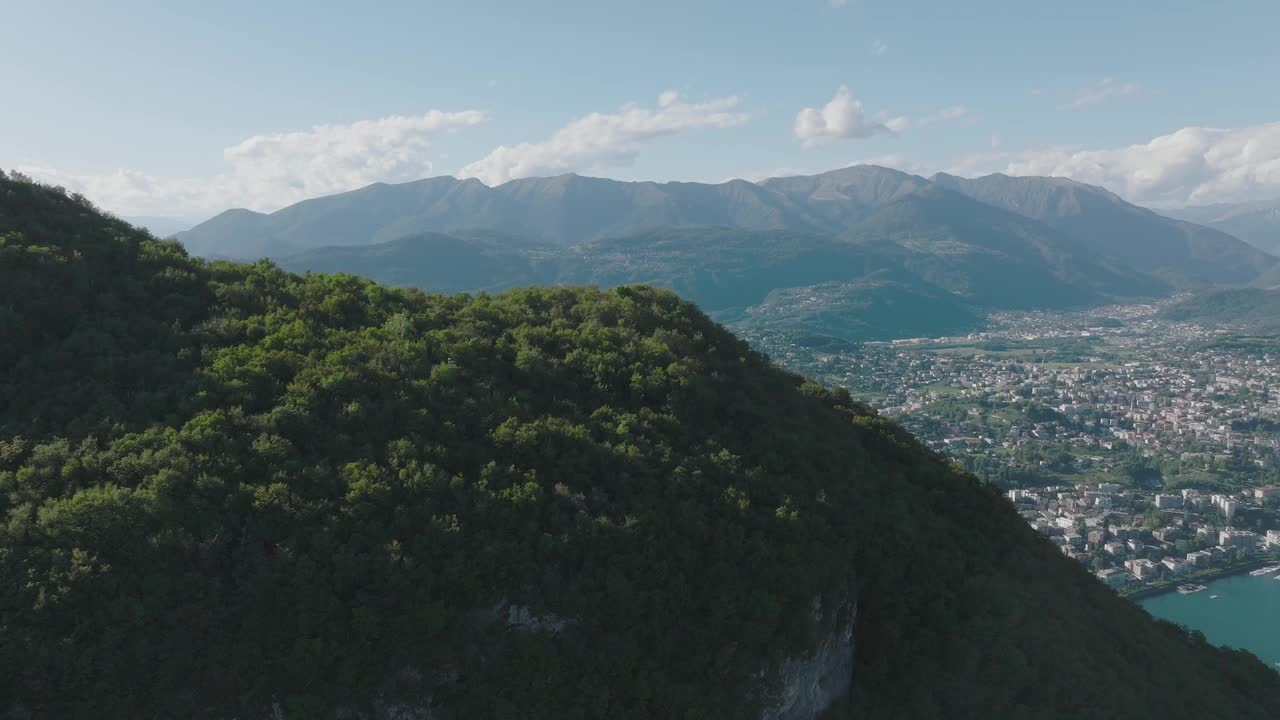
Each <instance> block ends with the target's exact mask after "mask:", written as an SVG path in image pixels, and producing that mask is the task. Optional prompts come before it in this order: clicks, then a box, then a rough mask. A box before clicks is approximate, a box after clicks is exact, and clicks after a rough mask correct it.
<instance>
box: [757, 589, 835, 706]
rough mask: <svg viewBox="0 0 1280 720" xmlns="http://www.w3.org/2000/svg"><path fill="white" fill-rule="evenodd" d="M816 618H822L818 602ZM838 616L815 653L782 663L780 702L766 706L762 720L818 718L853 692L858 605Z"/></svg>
mask: <svg viewBox="0 0 1280 720" xmlns="http://www.w3.org/2000/svg"><path fill="white" fill-rule="evenodd" d="M814 613H815V619H819V620H820V619H821V616H822V610H821V607H820V605H817V604H815V607H814ZM841 614H844V613H840V614H838V617H837V620H838V621H837V622H836V625H835V628H834V629H833V630H832V631H831V632H829V633H828V634H827V635H826V636H825V637H823V638H822V640H821V641H820V642H819V643H818V645H817V647H815V648H814V650H813V654H811V655H808V656H802V657H791V658H787V659H786V661H784V662H783V664H782V671H781V672H782V678H781V691H780V694H779V697H778V699H777V702H776V703H774V704H773V705H770V706H769V707H767V708H765V709H764V711H763V712H762V713H761V714H760V720H814V718H817V717H818V716H819V715H821V714H822V712H823V711H825V710H826V709H827V708H829V707H831V706H832V705H833V704H834V703H835V702H836V701H837V700H839V699H840V698H842V697H844V696H845V694H847V693H848V692H849V686H850V685H851V684H852V681H853V649H854V639H853V626H854V620H855V619H856V618H857V606H856V605H854V606H852V607H850V608H848V612H847V616H848V617H839V615H841Z"/></svg>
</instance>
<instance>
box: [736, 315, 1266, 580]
mask: <svg viewBox="0 0 1280 720" xmlns="http://www.w3.org/2000/svg"><path fill="white" fill-rule="evenodd" d="M1173 302H1176V300H1168V301H1161V302H1152V303H1143V304H1132V305H1114V306H1108V307H1101V308H1093V309H1089V310H1084V311H1073V312H1021V313H999V314H995V315H992V316H990V317H989V318H988V322H987V326H986V328H985V329H984V331H982V332H977V333H972V334H969V335H965V336H961V337H944V338H916V339H907V340H893V341H885V342H867V343H862V344H857V345H852V344H850V345H844V346H841V345H840V344H838V343H831V342H813V341H812V339H805V338H799V339H797V337H796V336H794V335H786V334H781V333H776V334H770V333H757V334H754V335H751V334H748V338H749V339H750V340H751V341H752V342H753V343H754V344H755V345H756V346H757V347H758V348H759V349H761V350H763V351H764V352H766V353H767V354H768V355H769V356H770V357H772V358H773V359H774V360H775V361H777V362H779V363H781V364H783V365H785V366H787V367H790V368H792V369H795V370H798V371H800V372H802V373H804V374H806V375H809V376H811V377H815V378H818V379H820V380H821V381H822V382H824V383H826V384H829V385H833V386H841V387H845V388H846V389H848V391H849V392H850V394H851V395H852V396H853V397H855V398H856V399H859V400H861V401H863V402H865V403H867V404H868V405H870V406H872V407H874V408H876V409H877V410H878V411H879V412H880V413H882V414H885V415H888V416H891V417H894V418H895V419H897V420H898V421H899V422H900V423H902V424H903V425H904V426H905V427H907V428H909V429H910V430H911V431H912V432H914V433H915V434H916V435H917V437H919V438H920V439H921V440H922V441H923V442H925V443H926V444H927V445H928V446H930V447H931V448H933V449H935V450H937V451H939V452H942V453H945V454H946V455H947V456H949V457H950V458H951V459H953V460H954V461H955V462H957V463H959V464H961V465H963V466H964V467H966V468H967V469H969V470H970V471H972V472H973V473H975V474H976V475H978V476H979V477H980V478H982V479H984V480H986V481H988V482H991V483H993V484H996V485H998V486H999V487H1001V488H1002V489H1004V490H1005V491H1006V492H1007V494H1008V497H1009V499H1010V500H1011V501H1012V502H1013V503H1014V504H1015V506H1016V507H1017V509H1018V511H1019V513H1020V514H1021V515H1022V517H1023V518H1024V519H1025V520H1026V521H1027V522H1028V523H1029V524H1030V525H1031V526H1032V527H1034V528H1035V529H1036V530H1038V531H1039V532H1041V533H1042V534H1044V535H1046V536H1048V537H1049V538H1050V539H1051V540H1052V541H1053V542H1054V543H1056V544H1057V545H1058V546H1059V547H1060V548H1061V550H1062V552H1063V553H1064V554H1065V555H1067V556H1069V557H1072V558H1075V559H1077V560H1079V561H1080V562H1081V563H1083V564H1085V565H1086V566H1088V567H1089V568H1090V569H1091V570H1093V571H1094V572H1095V573H1096V574H1097V576H1098V577H1099V578H1100V579H1101V580H1102V581H1103V582H1104V583H1106V584H1107V585H1109V586H1111V587H1112V588H1114V589H1116V590H1117V591H1119V592H1121V593H1124V594H1146V593H1151V592H1157V591H1160V590H1164V589H1173V588H1179V589H1180V590H1181V591H1182V592H1195V591H1197V590H1199V589H1203V587H1204V586H1203V585H1199V584H1198V583H1197V582H1196V581H1197V580H1200V579H1205V578H1209V577H1214V576H1218V575H1223V574H1228V573H1231V572H1240V571H1245V570H1252V569H1256V568H1259V567H1264V568H1265V566H1267V565H1268V564H1276V563H1280V559H1278V558H1280V469H1278V468H1280V343H1276V342H1274V341H1273V340H1270V339H1266V338H1257V337H1251V336H1249V334H1248V333H1247V328H1238V327H1230V326H1223V327H1204V326H1200V325H1197V324H1194V323H1185V322H1175V321H1172V320H1169V319H1167V318H1166V317H1165V314H1164V313H1163V311H1164V310H1165V308H1167V307H1168V306H1169V305H1170V304H1171V303H1173ZM833 345H835V347H833ZM1272 561H1274V562H1272Z"/></svg>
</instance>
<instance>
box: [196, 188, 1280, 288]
mask: <svg viewBox="0 0 1280 720" xmlns="http://www.w3.org/2000/svg"><path fill="white" fill-rule="evenodd" d="M943 189H945V190H946V191H948V192H949V193H953V194H955V195H964V196H967V197H969V198H970V199H972V200H975V201H977V203H980V204H981V205H985V206H989V207H995V208H1000V209H1002V210H1005V211H1008V212H1011V213H1014V214H1017V215H1020V216H1022V217H1024V218H1028V219H1030V220H1033V221H1035V222H1036V223H1040V224H1041V226H1042V227H1040V228H1038V229H1035V230H1034V231H1031V230H1028V231H1025V232H1024V233H1023V234H1031V235H1041V236H1047V235H1051V234H1053V233H1051V232H1050V231H1056V233H1057V234H1058V235H1059V236H1060V237H1065V238H1067V239H1068V240H1069V241H1070V243H1072V244H1074V248H1064V251H1067V252H1074V253H1076V254H1078V255H1081V256H1082V257H1083V255H1082V254H1081V251H1084V252H1087V253H1091V254H1093V255H1094V257H1093V258H1091V259H1092V260H1093V261H1101V262H1108V263H1112V264H1118V265H1123V266H1127V267H1130V268H1132V269H1134V270H1136V271H1139V272H1142V273H1146V274H1150V275H1155V276H1157V277H1159V278H1161V279H1162V280H1164V281H1165V282H1168V283H1171V284H1173V285H1176V286H1189V287H1203V286H1207V285H1213V284H1241V285H1243V284H1247V283H1249V282H1251V281H1252V280H1253V279H1254V278H1256V277H1258V276H1259V275H1261V274H1263V273H1264V272H1265V271H1266V270H1268V269H1269V268H1270V267H1271V266H1273V265H1275V264H1276V263H1277V260H1276V259H1275V258H1273V257H1271V256H1268V255H1266V254H1265V253H1262V252H1260V251H1258V250H1257V249H1255V248H1252V247H1250V246H1249V245H1247V244H1246V243H1244V242H1242V241H1240V240H1237V239H1236V238H1234V237H1231V236H1230V235H1228V234H1226V233H1223V232H1221V231H1217V230H1212V229H1210V228H1204V227H1201V226H1197V225H1193V224H1190V223H1186V222H1183V221H1178V220H1174V219H1171V218H1167V217H1164V216H1162V215H1158V214H1156V213H1154V212H1152V211H1150V210H1147V209H1145V208H1140V207H1137V206H1135V205H1131V204H1129V203H1127V202H1125V201H1124V200H1122V199H1120V198H1119V197H1117V196H1116V195H1114V194H1112V193H1110V192H1108V191H1106V190H1104V189H1102V188H1098V187H1094V186H1090V185H1085V184H1083V183H1077V182H1074V181H1071V180H1066V179H1064V178H1028V177H1008V176H1004V175H989V176H987V177H984V178H978V179H974V180H967V179H965V178H958V177H954V176H951V175H945V174H939V175H935V176H934V177H933V178H932V179H926V178H923V177H920V176H917V175H910V174H907V173H903V172H899V171H897V170H892V169H889V168H884V167H878V166H874V165H857V166H852V167H847V168H842V169H839V170H833V171H831V172H826V173H822V174H819V175H812V176H797V177H780V178H771V179H768V180H765V181H762V182H760V183H750V182H747V181H745V180H731V181H729V182H725V183H720V184H706V183H686V182H668V183H656V182H622V181H617V180H609V179H605V178H591V177H583V176H580V175H572V174H570V175H560V176H557V177H548V178H527V179H521V180H513V181H511V182H508V183H504V184H502V185H499V186H497V187H492V188H491V187H488V186H486V185H484V184H483V183H481V182H480V181H478V180H475V179H467V180H459V179H456V178H452V177H436V178H428V179H425V180H418V181H415V182H409V183H402V184H398V185H387V184H381V183H379V184H375V185H370V186H368V187H365V188H361V189H359V190H353V191H351V192H347V193H341V194H338V195H332V196H328V197H323V198H315V199H312V200H306V201H303V202H300V203H298V204H296V205H291V206H289V207H286V208H284V209H282V210H278V211H276V212H274V213H271V214H262V213H255V212H251V211H248V210H228V211H226V212H224V213H222V214H220V215H218V216H216V217H214V218H212V219H210V220H208V221H206V222H204V223H201V224H200V225H198V226H196V227H194V228H192V229H191V230H188V231H186V232H183V233H180V234H179V235H178V238H179V239H180V240H181V241H182V242H183V244H184V245H186V246H187V248H188V250H190V251H191V252H193V253H196V254H199V255H205V256H214V257H236V258H257V257H262V256H266V257H284V256H288V255H294V254H297V253H300V252H304V251H307V250H312V249H315V248H319V247H327V246H339V245H352V246H359V245H371V244H377V243H382V242H388V241H391V240H395V239H397V238H400V237H404V236H407V235H412V234H416V233H421V232H440V233H451V232H456V231H462V230H467V231H470V230H489V231H495V232H498V233H503V234H506V235H510V236H513V237H521V238H526V239H528V240H531V241H537V242H542V243H548V244H569V245H573V244H581V243H586V242H591V241H594V240H601V239H604V238H609V237H619V236H625V235H630V234H634V233H637V232H641V231H645V230H652V229H654V228H658V227H664V226H673V225H676V226H689V225H702V226H720V227H728V228H735V229H739V230H788V231H798V232H809V233H823V234H832V235H838V236H845V235H854V236H857V237H859V238H864V239H865V238H866V237H868V235H869V234H870V233H871V232H873V231H884V230H887V228H885V226H884V222H883V218H884V217H885V216H884V215H881V216H880V221H879V222H878V223H876V224H873V225H872V226H864V225H863V224H864V223H865V222H867V221H868V219H869V218H871V217H872V216H873V215H876V214H877V213H878V212H879V211H881V210H883V209H885V208H888V207H891V206H897V205H899V204H900V203H903V202H908V201H912V200H911V199H912V198H914V199H915V200H914V201H913V202H918V203H922V204H934V205H937V206H943V205H945V206H947V207H948V208H949V211H950V212H958V213H961V216H956V217H951V218H947V222H950V223H952V224H956V223H959V224H965V225H967V226H968V227H969V228H970V230H971V231H972V232H976V233H979V234H980V233H982V232H983V231H984V230H983V228H982V227H981V226H980V223H977V222H974V221H973V219H972V218H970V217H968V216H969V215H981V214H983V213H984V212H986V211H984V210H982V209H981V208H979V207H978V205H977V204H969V205H966V204H963V203H958V202H957V201H956V200H955V199H954V198H952V197H949V195H948V192H941V190H943ZM925 214H930V213H928V212H926V213H925ZM908 215H910V213H908ZM932 215H933V216H934V217H935V218H936V217H938V213H936V212H933V213H932ZM904 222H905V223H906V224H903V225H899V226H896V227H894V228H892V230H893V231H894V232H895V233H897V234H898V235H903V234H911V233H914V232H917V231H918V230H919V229H918V228H915V227H913V226H912V225H911V224H910V218H904ZM999 222H1001V223H1003V224H1006V225H1007V224H1008V221H1007V220H1004V219H1000V220H999ZM1027 227H1028V228H1030V227H1031V226H1027Z"/></svg>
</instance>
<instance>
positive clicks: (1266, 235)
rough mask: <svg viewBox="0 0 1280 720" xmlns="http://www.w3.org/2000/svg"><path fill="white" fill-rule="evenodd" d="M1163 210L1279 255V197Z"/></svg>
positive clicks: (1167, 213)
mask: <svg viewBox="0 0 1280 720" xmlns="http://www.w3.org/2000/svg"><path fill="white" fill-rule="evenodd" d="M1163 212H1164V213H1165V214H1166V215H1169V216H1171V217H1175V218H1180V219H1182V220H1187V221H1190V222H1195V223H1200V224H1201V225H1207V226H1208V227H1211V228H1216V229H1218V230H1221V231H1223V232H1226V233H1230V234H1232V235H1234V236H1236V237H1238V238H1240V239H1241V240H1244V241H1245V242H1247V243H1249V244H1251V245H1253V246H1254V247H1257V248H1259V249H1261V250H1265V251H1267V252H1269V253H1272V254H1280V200H1271V201H1266V202H1255V203H1239V204H1229V203H1228V204H1217V205H1201V206H1198V207H1188V208H1181V209H1177V210H1165V211H1163Z"/></svg>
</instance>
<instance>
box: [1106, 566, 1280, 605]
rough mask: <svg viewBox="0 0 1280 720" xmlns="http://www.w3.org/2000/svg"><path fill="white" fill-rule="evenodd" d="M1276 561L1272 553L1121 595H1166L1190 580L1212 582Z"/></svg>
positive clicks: (1134, 598)
mask: <svg viewBox="0 0 1280 720" xmlns="http://www.w3.org/2000/svg"><path fill="white" fill-rule="evenodd" d="M1276 562H1280V559H1278V558H1277V556H1275V555H1272V556H1270V557H1264V558H1257V559H1254V560H1249V561H1246V562H1242V563H1238V564H1236V565H1232V566H1230V567H1225V568H1219V569H1218V570H1215V571H1213V572H1211V573H1209V574H1207V575H1197V576H1195V577H1186V578H1182V579H1180V580H1178V581H1170V582H1169V583H1168V584H1164V585H1157V586H1151V587H1145V588H1141V589H1139V590H1135V591H1133V592H1131V593H1122V594H1121V595H1120V597H1123V598H1124V599H1126V600H1132V601H1134V602H1136V601H1138V600H1146V599H1147V598H1152V597H1156V596H1157V595H1165V594H1167V593H1171V592H1174V591H1176V590H1177V589H1178V586H1179V585H1181V584H1183V583H1188V582H1195V583H1207V582H1212V581H1214V580H1221V579H1223V578H1228V577H1232V576H1234V575H1240V574H1242V573H1247V572H1252V571H1254V570H1257V569H1258V568H1262V567H1266V566H1267V565H1270V564H1273V563H1276Z"/></svg>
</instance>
